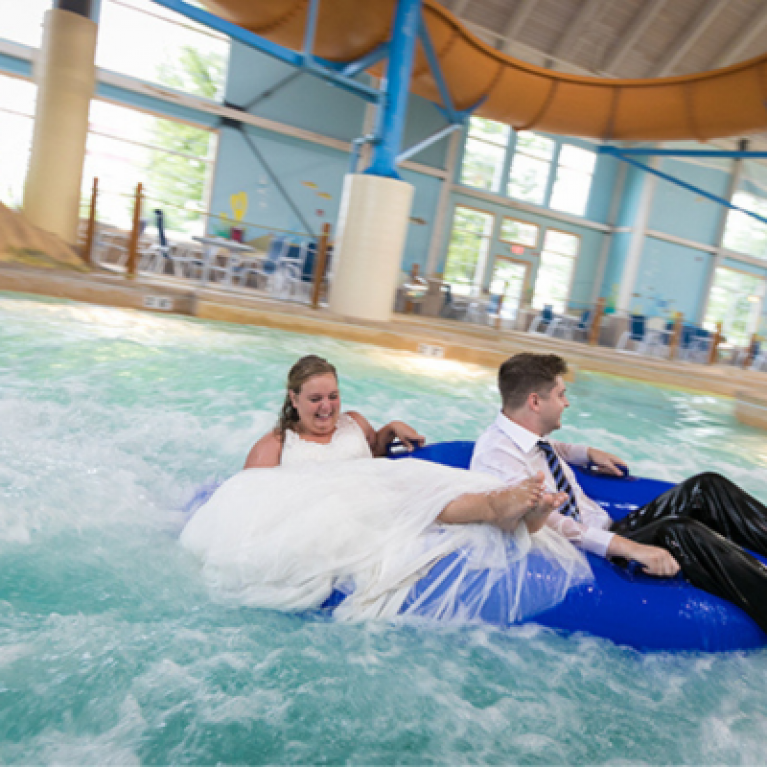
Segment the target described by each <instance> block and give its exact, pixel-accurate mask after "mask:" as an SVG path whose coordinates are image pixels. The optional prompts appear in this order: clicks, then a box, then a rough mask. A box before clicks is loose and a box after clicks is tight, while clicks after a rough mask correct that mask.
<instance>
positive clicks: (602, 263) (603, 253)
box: [591, 162, 628, 306]
mask: <svg viewBox="0 0 767 767" xmlns="http://www.w3.org/2000/svg"><path fill="white" fill-rule="evenodd" d="M627 173H628V166H627V165H626V163H625V162H622V163H621V164H620V165H619V166H618V175H617V178H616V179H615V185H614V187H613V199H612V202H611V203H610V211H609V212H608V214H607V225H608V226H609V227H610V229H609V230H608V231H607V232H605V236H604V238H603V240H602V247H601V249H600V251H599V261H598V262H597V268H596V271H595V272H594V284H593V285H592V287H591V305H592V306H593V305H594V304H596V302H597V301H598V300H599V294H600V292H601V291H602V281H603V280H604V278H605V269H607V259H608V258H609V257H610V247H611V246H612V239H613V235H614V233H615V222H616V221H617V220H618V211H619V209H620V203H621V197H623V192H624V191H625V189H626V174H627Z"/></svg>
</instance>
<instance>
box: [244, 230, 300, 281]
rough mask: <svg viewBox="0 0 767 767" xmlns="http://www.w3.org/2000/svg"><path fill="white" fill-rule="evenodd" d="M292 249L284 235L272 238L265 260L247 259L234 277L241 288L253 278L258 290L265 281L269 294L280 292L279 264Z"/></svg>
mask: <svg viewBox="0 0 767 767" xmlns="http://www.w3.org/2000/svg"><path fill="white" fill-rule="evenodd" d="M290 247H291V243H290V240H289V239H288V237H286V236H285V235H284V234H278V235H275V236H274V237H272V239H271V240H270V242H269V248H268V250H267V251H266V257H265V258H263V259H259V260H254V259H246V260H244V261H243V263H242V264H241V265H240V266H239V267H238V268H237V269H235V271H234V276H235V278H236V279H237V280H238V282H239V284H240V286H242V287H245V286H247V285H248V282H249V280H250V278H251V277H253V278H254V280H255V287H256V289H258V288H259V287H260V285H259V283H260V282H261V281H262V280H263V281H264V283H265V288H266V290H267V291H268V292H269V293H276V292H279V289H280V281H281V274H280V272H281V269H280V266H279V264H280V263H281V262H282V261H283V260H284V258H285V257H286V255H287V253H288V251H289V249H290Z"/></svg>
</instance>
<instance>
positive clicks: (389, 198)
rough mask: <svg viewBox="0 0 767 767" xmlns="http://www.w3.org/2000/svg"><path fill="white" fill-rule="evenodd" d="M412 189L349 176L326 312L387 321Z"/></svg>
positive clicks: (390, 181) (384, 180) (401, 183)
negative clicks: (328, 305) (328, 309)
mask: <svg viewBox="0 0 767 767" xmlns="http://www.w3.org/2000/svg"><path fill="white" fill-rule="evenodd" d="M412 202H413V187H412V186H411V185H410V184H407V183H405V182H404V181H398V180H396V179H392V178H384V177H382V176H371V175H368V174H349V175H347V176H346V180H345V181H344V191H343V197H342V199H341V209H340V212H339V215H338V237H337V239H336V247H335V255H334V264H333V284H332V285H331V287H330V310H331V311H333V312H336V313H337V314H343V315H345V316H348V317H354V318H357V319H364V320H377V321H380V322H388V321H389V320H390V319H391V312H392V304H393V302H394V293H395V291H396V288H397V278H398V276H399V271H400V264H401V262H402V251H403V249H404V247H405V238H406V237H407V230H408V225H409V223H410V206H411V204H412Z"/></svg>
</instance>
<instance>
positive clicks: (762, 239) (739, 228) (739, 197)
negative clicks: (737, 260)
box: [722, 192, 767, 259]
mask: <svg viewBox="0 0 767 767" xmlns="http://www.w3.org/2000/svg"><path fill="white" fill-rule="evenodd" d="M732 202H733V204H734V205H737V206H738V207H740V208H744V209H745V210H750V211H752V212H753V213H757V214H759V215H760V216H763V217H765V218H767V200H766V199H764V198H763V197H757V196H756V195H753V194H749V193H748V192H737V193H736V194H735V195H734V197H733V198H732ZM722 244H723V245H724V247H725V248H728V249H729V250H735V251H737V252H738V253H747V254H748V255H750V256H755V257H756V258H765V259H767V224H763V223H762V222H761V221H758V220H757V219H755V218H752V217H751V216H747V215H746V214H745V213H741V212H740V211H739V210H730V211H729V213H728V214H727V225H726V226H725V229H724V240H723V242H722Z"/></svg>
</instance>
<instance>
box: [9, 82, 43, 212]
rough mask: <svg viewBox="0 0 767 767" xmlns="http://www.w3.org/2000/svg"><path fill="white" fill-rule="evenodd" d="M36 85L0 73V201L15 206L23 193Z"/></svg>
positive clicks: (19, 201)
mask: <svg viewBox="0 0 767 767" xmlns="http://www.w3.org/2000/svg"><path fill="white" fill-rule="evenodd" d="M36 96H37V86H36V85H34V84H33V83H30V82H27V81H26V80H18V79H16V78H14V77H4V76H2V75H0V136H1V137H2V139H0V200H2V202H4V203H5V204H6V205H9V206H12V207H18V206H20V205H21V203H22V198H23V194H24V180H25V178H26V175H27V166H28V165H29V151H30V148H31V146H32V131H33V129H34V113H35V98H36Z"/></svg>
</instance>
